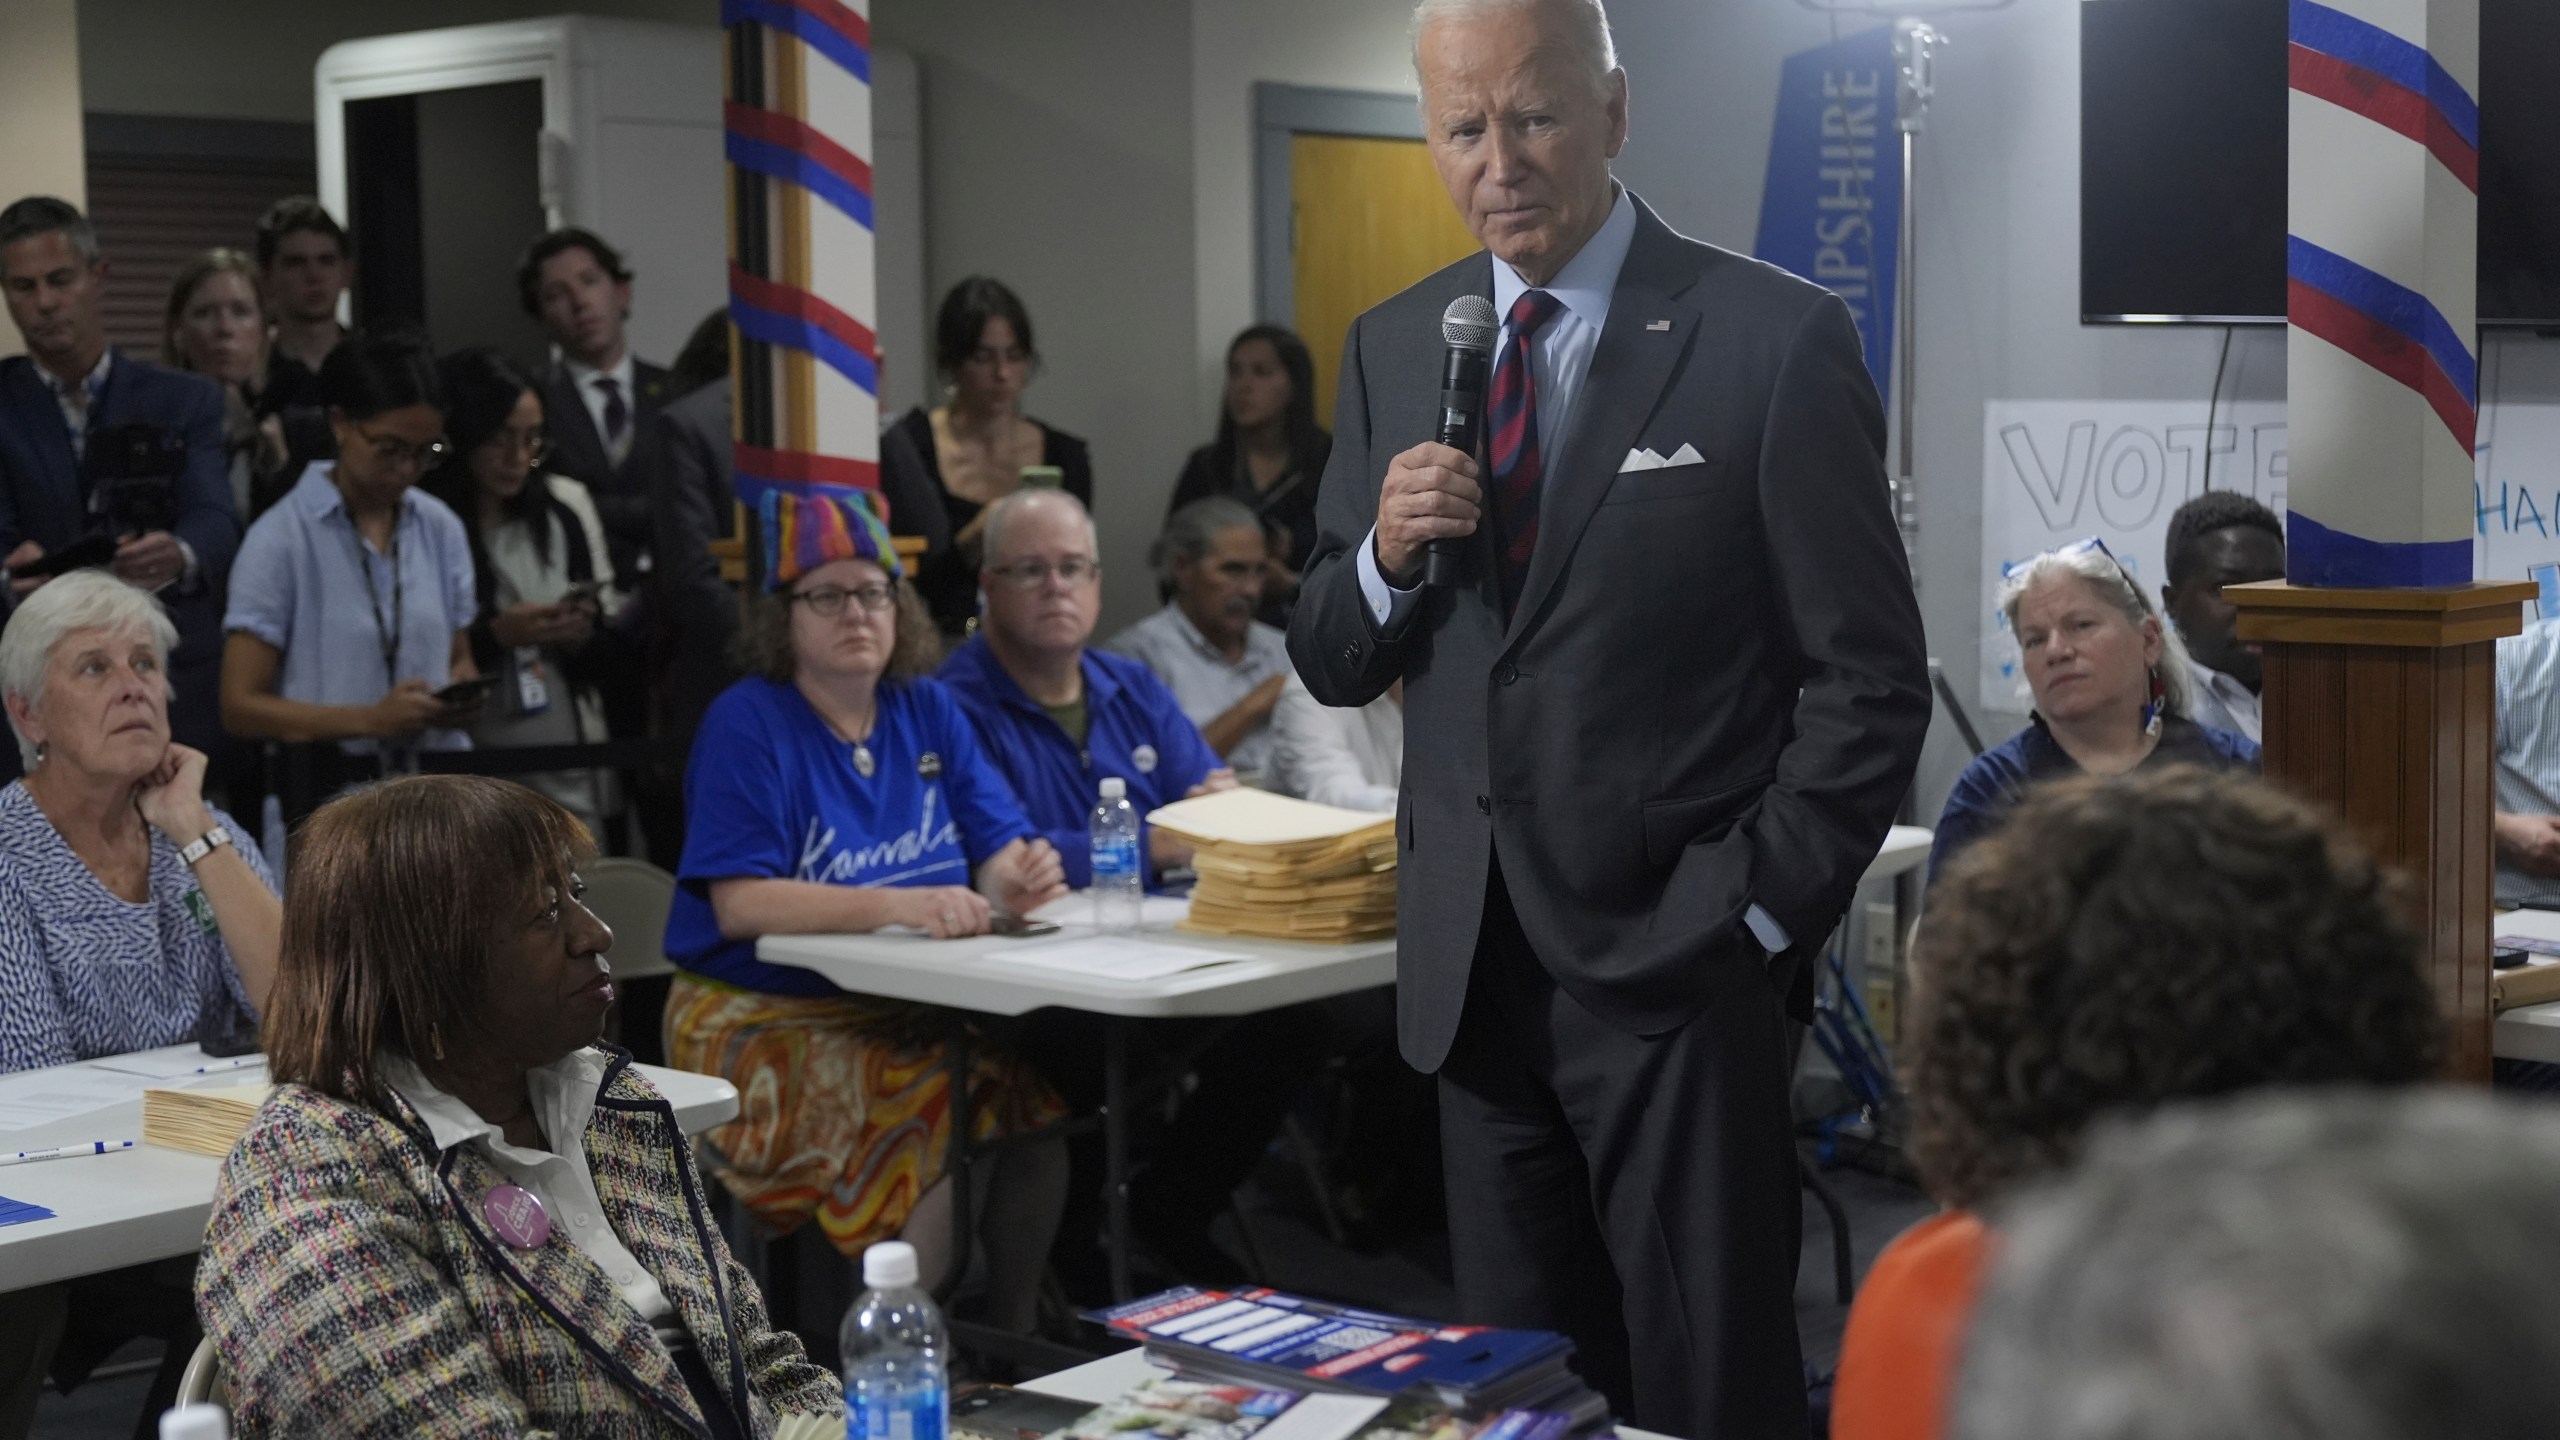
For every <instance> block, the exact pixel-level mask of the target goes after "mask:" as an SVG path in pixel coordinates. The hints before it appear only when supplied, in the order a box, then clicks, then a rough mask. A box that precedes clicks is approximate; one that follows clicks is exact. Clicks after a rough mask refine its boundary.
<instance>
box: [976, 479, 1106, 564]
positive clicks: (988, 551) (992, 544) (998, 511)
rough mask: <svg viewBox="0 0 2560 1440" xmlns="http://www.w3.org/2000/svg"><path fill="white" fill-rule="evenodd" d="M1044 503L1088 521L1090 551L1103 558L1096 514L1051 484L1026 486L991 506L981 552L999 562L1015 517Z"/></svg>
mask: <svg viewBox="0 0 2560 1440" xmlns="http://www.w3.org/2000/svg"><path fill="white" fill-rule="evenodd" d="M1044 501H1045V502H1052V503H1056V504H1062V505H1064V506H1066V507H1067V508H1068V509H1069V510H1071V511H1074V512H1075V517H1076V518H1077V519H1079V520H1081V521H1083V522H1084V538H1085V545H1086V548H1087V549H1089V550H1090V551H1092V553H1093V555H1094V558H1096V559H1097V560H1098V559H1100V558H1101V556H1102V532H1101V530H1100V529H1098V528H1097V527H1096V526H1095V525H1094V523H1093V512H1092V511H1090V510H1087V509H1085V508H1084V502H1083V501H1081V500H1079V499H1077V498H1076V497H1075V496H1073V495H1071V494H1069V493H1067V492H1066V491H1064V490H1060V489H1058V488H1056V487H1055V486H1049V485H1040V486H1029V487H1025V488H1023V489H1020V490H1016V491H1014V492H1013V493H1012V494H1010V495H1006V496H1003V497H1002V498H1000V499H998V500H997V501H996V502H995V503H994V504H991V505H989V506H988V507H987V523H986V525H985V526H984V527H983V528H982V529H981V530H980V531H979V533H978V542H979V543H978V553H979V554H980V555H983V556H985V557H986V558H987V559H989V560H995V559H996V557H997V556H1000V555H1002V554H1003V553H1004V532H1005V531H1006V530H1007V529H1008V528H1010V527H1011V525H1012V523H1013V520H1014V517H1015V516H1016V515H1018V514H1019V513H1021V512H1022V511H1024V510H1027V509H1029V508H1030V507H1032V506H1033V505H1037V504H1041V503H1043V502H1044Z"/></svg>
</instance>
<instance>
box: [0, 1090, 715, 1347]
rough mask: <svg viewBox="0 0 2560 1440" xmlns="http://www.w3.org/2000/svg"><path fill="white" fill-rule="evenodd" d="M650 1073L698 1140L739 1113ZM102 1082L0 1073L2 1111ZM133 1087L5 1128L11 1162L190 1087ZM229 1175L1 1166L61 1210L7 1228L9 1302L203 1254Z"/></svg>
mask: <svg viewBox="0 0 2560 1440" xmlns="http://www.w3.org/2000/svg"><path fill="white" fill-rule="evenodd" d="M193 1049H194V1047H193V1046H172V1047H170V1048H169V1049H168V1050H166V1051H149V1052H145V1053H146V1054H151V1055H162V1054H168V1055H175V1054H178V1053H181V1052H183V1051H191V1050H193ZM638 1069H639V1070H640V1072H641V1073H642V1074H644V1075H646V1076H647V1077H648V1078H649V1083H651V1084H652V1085H655V1086H657V1087H658V1092H659V1093H660V1094H662V1095H664V1096H666V1097H667V1103H668V1104H669V1105H671V1106H673V1107H674V1109H675V1112H676V1123H677V1124H678V1125H680V1126H682V1127H683V1128H684V1132H685V1133H686V1134H688V1135H691V1134H695V1133H698V1132H700V1131H703V1130H707V1129H709V1128H710V1127H712V1126H714V1125H717V1124H720V1123H721V1122H723V1121H725V1120H727V1119H729V1118H730V1117H731V1116H734V1115H736V1114H737V1113H738V1091H737V1088H736V1087H735V1086H732V1085H731V1084H730V1083H729V1082H728V1081H726V1080H722V1079H719V1078H718V1077H716V1076H711V1075H691V1074H687V1073H685V1072H684V1071H681V1070H666V1069H661V1068H660V1067H658V1066H655V1065H642V1066H639V1067H638ZM102 1073H111V1072H105V1071H104V1070H103V1067H102V1066H101V1065H100V1064H99V1063H98V1062H97V1061H88V1062H84V1063H82V1064H78V1065H61V1066H56V1067H54V1068H53V1069H51V1070H44V1071H21V1072H18V1073H17V1074H14V1075H7V1076H0V1102H5V1100H6V1097H7V1096H8V1095H9V1094H10V1093H13V1092H17V1091H20V1090H21V1089H22V1088H23V1087H28V1086H31V1085H34V1084H37V1083H39V1082H40V1081H41V1080H42V1079H43V1078H44V1077H47V1076H65V1075H69V1076H75V1077H78V1076H87V1077H91V1078H94V1077H96V1076H98V1075H100V1074H102ZM130 1078H131V1080H132V1082H133V1083H132V1090H133V1098H131V1099H129V1100H124V1101H121V1102H119V1103H116V1104H112V1105H108V1106H106V1107H105V1108H103V1109H98V1110H92V1111H89V1112H88V1113H86V1114H82V1115H77V1116H73V1117H71V1118H69V1119H64V1120H56V1121H52V1122H50V1123H47V1124H42V1125H36V1126H31V1127H27V1128H24V1129H16V1130H0V1154H8V1153H15V1152H17V1151H20V1150H40V1149H48V1148H51V1147H53V1146H57V1145H73V1144H79V1143H82V1142H86V1141H91V1140H140V1139H141V1138H142V1091H143V1089H144V1088H145V1087H146V1086H161V1087H166V1086H170V1085H175V1084H178V1083H181V1082H177V1081H171V1080H148V1079H145V1078H143V1077H142V1076H139V1075H136V1076H132V1077H130ZM265 1078H266V1071H265V1069H264V1067H256V1068H251V1069H245V1070H238V1071H233V1072H229V1073H224V1074H215V1075H206V1076H201V1077H196V1079H195V1080H194V1081H193V1082H192V1083H194V1084H198V1085H205V1086H219V1085H246V1084H252V1083H255V1082H257V1081H259V1080H263V1079H265ZM221 1174H222V1161H221V1159H220V1158H218V1157H216V1156H212V1155H194V1154H189V1153H188V1152H186V1151H183V1150H164V1149H161V1148H159V1147H158V1146H155V1145H136V1146H135V1147H134V1148H132V1149H131V1150H119V1151H113V1152H110V1153H108V1154H105V1155H82V1156H75V1157H73V1158H71V1159H67V1160H37V1161H31V1162H28V1163H26V1164H23V1165H0V1195H5V1196H7V1197H9V1198H10V1199H12V1200H23V1201H26V1202H28V1203H29V1204H34V1205H42V1206H44V1207H45V1208H46V1209H48V1210H51V1211H52V1212H53V1218H52V1219H50V1220H31V1221H28V1222H26V1223H24V1224H18V1225H0V1304H6V1303H7V1296H6V1292H8V1291H12V1290H23V1289H26V1288H27V1287H28V1286H31V1285H43V1284H47V1283H50V1282H52V1281H55V1280H69V1279H73V1278H75V1277H78V1276H81V1275H94V1274H98V1273H99V1272H101V1271H106V1270H116V1269H121V1268H123V1267H124V1266H127V1265H139V1264H142V1263H144V1262H145V1261H150V1260H165V1259H167V1258H169V1257H171V1256H173V1255H189V1254H193V1253H194V1252H195V1251H196V1250H197V1249H198V1248H199V1247H200V1246H202V1245H203V1243H204V1226H205V1220H206V1218H207V1217H208V1216H209V1215H211V1214H212V1211H213V1190H214V1185H215V1182H216V1181H217V1180H218V1179H219V1178H220V1177H221Z"/></svg>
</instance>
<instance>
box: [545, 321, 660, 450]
mask: <svg viewBox="0 0 2560 1440" xmlns="http://www.w3.org/2000/svg"><path fill="white" fill-rule="evenodd" d="M560 368H562V369H563V370H566V371H568V372H569V383H570V384H572V385H575V386H577V387H578V398H579V399H580V400H583V401H585V402H586V405H587V419H589V420H590V421H592V422H594V424H595V427H596V439H597V440H598V441H599V442H601V443H602V444H603V445H604V453H605V458H606V459H608V460H611V461H612V462H613V463H614V464H616V465H619V464H621V463H622V461H623V458H624V457H625V456H627V455H629V454H630V453H631V437H632V434H633V433H634V432H635V431H637V430H638V429H639V428H640V392H639V391H638V389H636V388H635V385H636V383H637V381H638V378H639V367H638V366H637V365H635V364H633V363H632V359H631V347H630V346H629V345H625V346H623V347H622V358H621V359H620V360H617V361H615V362H614V363H613V366H612V368H610V369H606V370H598V369H597V368H595V367H594V366H592V365H587V364H583V363H581V362H579V361H576V360H571V359H568V358H566V357H563V358H562V360H561V362H560ZM601 380H610V381H612V382H613V383H614V384H615V385H616V386H617V387H619V388H620V389H621V391H622V416H623V420H622V433H621V434H620V435H619V436H616V435H613V434H611V433H610V432H609V431H607V430H606V429H605V424H604V408H605V387H604V386H602V385H600V384H598V383H597V382H598V381H601Z"/></svg>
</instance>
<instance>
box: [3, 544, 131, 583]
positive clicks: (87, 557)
mask: <svg viewBox="0 0 2560 1440" xmlns="http://www.w3.org/2000/svg"><path fill="white" fill-rule="evenodd" d="M115 558H116V541H115V537H114V536H112V535H84V536H82V537H80V538H79V539H77V540H74V541H72V542H71V543H70V544H68V545H65V546H63V547H62V548H61V549H59V550H56V551H54V552H52V553H51V554H49V555H39V556H37V557H36V558H35V559H33V560H30V561H28V562H27V563H26V564H24V565H17V566H12V567H11V568H10V570H9V574H10V575H11V576H12V577H13V578H15V579H19V580H37V579H43V580H51V579H53V578H54V577H55V576H57V575H68V574H70V573H71V572H72V571H74V570H89V569H94V568H96V567H98V566H102V565H111V564H113V563H115Z"/></svg>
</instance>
